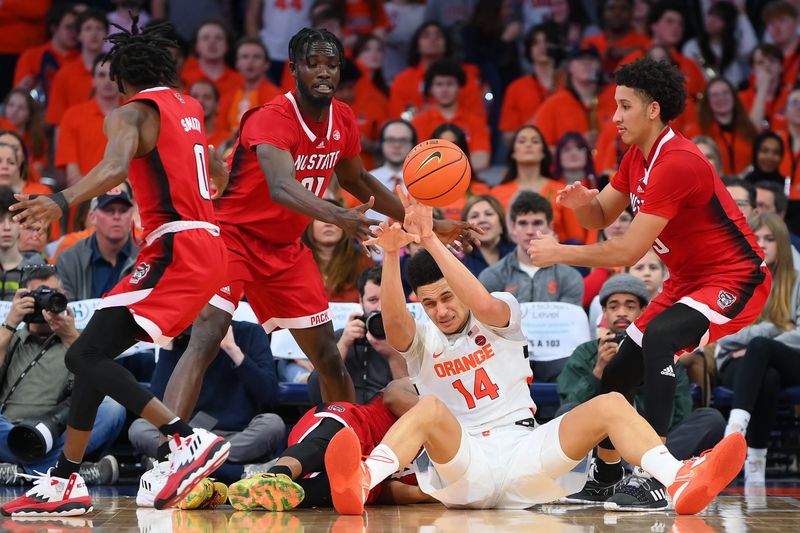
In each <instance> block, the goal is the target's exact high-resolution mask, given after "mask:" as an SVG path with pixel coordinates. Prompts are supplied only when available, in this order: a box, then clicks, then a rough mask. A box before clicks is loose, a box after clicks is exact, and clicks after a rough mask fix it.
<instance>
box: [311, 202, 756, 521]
mask: <svg viewBox="0 0 800 533" xmlns="http://www.w3.org/2000/svg"><path fill="white" fill-rule="evenodd" d="M398 193H399V194H402V191H398ZM404 201H405V202H406V204H407V207H406V216H405V219H404V224H405V227H406V228H407V229H408V231H409V232H410V234H409V233H406V232H405V231H403V230H402V229H401V227H400V225H399V224H397V223H395V224H393V225H392V226H388V225H387V224H386V223H382V224H381V227H380V228H379V229H378V230H376V231H377V233H378V234H379V235H378V237H377V238H376V239H373V240H372V241H370V242H369V243H370V244H377V245H379V246H381V247H382V248H383V250H384V253H385V259H384V266H383V277H382V281H381V290H382V293H381V294H382V295H381V298H382V300H383V301H382V312H383V316H384V324H385V327H386V338H387V339H388V340H389V342H390V343H391V345H392V346H393V347H394V348H395V349H396V350H398V351H399V352H400V353H401V354H402V355H403V357H405V359H406V361H407V363H408V370H409V374H410V377H411V380H412V382H413V383H414V385H415V386H416V388H417V389H418V391H419V393H420V396H421V398H420V400H419V403H417V404H416V405H415V406H414V407H412V408H411V409H410V410H409V411H408V412H407V413H405V414H404V415H403V416H402V417H400V419H399V420H398V421H397V422H396V423H395V424H394V425H393V426H392V427H391V429H390V430H389V431H388V433H386V436H385V437H384V438H383V440H382V441H381V443H380V444H379V445H378V446H376V447H375V449H374V450H373V451H372V452H371V453H370V455H369V456H368V457H367V458H366V460H365V461H362V460H361V447H360V446H359V439H358V436H357V435H356V433H355V432H354V431H353V430H352V429H350V428H344V429H342V430H340V431H339V432H338V433H336V434H335V435H334V436H333V438H332V439H331V442H330V444H329V445H328V447H327V450H326V452H325V469H326V471H327V473H328V479H329V480H330V487H331V496H332V498H333V504H334V507H335V508H336V510H337V511H338V512H340V513H342V514H361V513H362V512H363V511H364V502H365V499H366V495H367V494H368V493H369V490H371V489H372V488H374V487H375V486H376V485H377V484H378V483H380V482H381V481H382V480H384V479H386V478H387V477H388V476H390V475H391V474H392V473H393V472H395V471H396V470H397V469H398V467H399V466H401V465H405V464H407V463H408V462H410V461H411V460H412V459H413V458H414V457H415V456H416V455H417V452H418V450H419V448H420V446H424V447H425V450H426V451H427V452H428V456H429V457H430V462H429V463H426V464H419V461H418V462H417V465H416V466H415V471H416V473H417V482H418V484H419V487H420V489H421V490H422V491H423V492H425V493H426V494H430V495H431V496H433V497H434V498H436V499H437V500H439V501H441V502H442V503H444V504H445V505H447V506H448V507H467V508H501V509H526V508H528V507H530V506H531V505H535V504H538V503H544V502H548V501H553V500H555V499H557V498H560V497H562V496H563V495H564V489H563V488H562V486H561V484H560V483H559V482H558V479H559V478H560V477H561V476H563V475H564V474H566V473H567V472H569V471H570V470H571V469H572V468H574V467H575V466H576V465H577V464H578V463H579V462H580V460H581V458H583V457H584V456H585V455H586V454H587V453H588V452H589V451H590V450H591V449H592V448H593V447H594V446H596V445H597V443H599V442H600V441H601V440H603V439H604V438H606V437H610V438H611V440H612V441H613V442H614V443H615V444H617V445H618V446H619V447H620V450H621V452H622V455H623V456H624V457H625V458H626V459H627V460H628V461H630V462H631V463H633V464H637V465H642V467H643V468H644V469H645V470H647V471H648V472H650V473H651V474H652V475H653V476H655V477H656V478H657V479H659V480H661V481H662V482H663V483H664V484H665V485H667V486H668V487H669V492H670V493H671V494H672V496H673V498H674V500H675V510H676V511H677V512H678V513H679V514H694V513H697V512H700V511H701V510H702V509H704V508H705V507H706V506H707V505H708V504H709V502H710V501H711V500H712V499H713V498H714V497H716V495H717V494H718V493H719V492H720V491H721V490H722V489H723V488H724V487H725V486H727V484H728V483H729V482H730V481H731V480H732V479H733V478H734V477H735V476H736V474H737V473H738V472H739V470H740V469H741V467H742V464H744V457H745V448H746V444H745V441H744V437H742V436H741V434H740V433H733V434H731V435H730V436H728V437H726V438H725V439H724V440H722V441H721V442H720V443H719V444H717V446H715V447H714V449H713V450H711V451H710V452H708V453H707V454H706V455H704V456H703V457H702V458H701V459H698V460H694V461H692V460H690V461H685V462H683V463H682V462H680V461H678V460H677V459H675V458H674V457H673V456H672V455H671V454H670V453H669V451H668V450H667V449H666V447H665V446H664V445H663V444H662V443H661V441H660V440H659V438H658V435H657V434H656V432H655V431H653V428H652V427H650V426H649V425H648V424H647V422H646V421H645V420H644V419H643V418H642V417H641V416H639V415H638V414H637V413H636V410H635V409H634V408H633V406H632V405H631V404H630V403H628V402H627V401H626V400H625V398H624V397H623V396H622V395H621V394H619V393H610V394H603V395H601V396H597V397H595V398H593V399H591V400H589V401H588V402H586V403H584V404H582V405H579V406H578V407H576V408H575V409H573V410H572V411H570V412H568V413H566V414H565V415H562V416H560V417H558V418H556V419H555V420H552V421H551V422H548V423H546V424H544V425H537V424H536V423H535V421H534V420H533V418H532V417H533V413H534V411H535V409H536V406H535V404H534V403H533V400H532V399H531V395H530V389H529V387H528V384H529V383H530V380H531V378H532V374H531V369H530V366H529V365H528V359H527V347H528V341H527V339H526V338H525V335H524V334H523V332H522V326H521V319H522V312H521V309H520V305H519V302H517V300H516V299H515V298H514V297H513V296H511V295H510V294H509V293H507V292H495V293H491V294H490V293H489V292H488V291H487V290H486V289H485V288H484V287H483V285H481V283H480V282H479V281H478V280H477V278H475V276H473V275H472V274H471V273H470V272H469V271H468V270H467V268H466V267H465V266H464V265H463V264H462V263H461V261H459V260H458V258H457V257H455V255H453V254H452V253H451V252H450V251H449V250H448V249H447V248H446V247H445V246H444V245H443V244H442V243H441V242H439V240H438V239H436V237H435V236H434V235H433V232H432V231H431V208H430V207H427V206H423V205H422V204H419V203H417V202H416V201H414V200H413V199H405V200H404ZM411 241H416V242H419V243H420V244H422V246H423V247H424V248H425V250H423V251H420V252H418V253H417V254H416V255H414V256H413V257H412V258H411V259H410V260H409V261H408V264H407V270H406V274H407V276H408V279H409V281H410V283H411V285H412V287H413V289H414V292H415V293H416V295H417V296H418V297H419V299H420V301H421V302H422V306H423V308H424V309H425V313H426V314H427V315H428V318H429V319H430V320H429V321H416V322H415V321H414V319H413V318H412V316H411V314H410V313H409V311H408V309H407V308H406V305H405V296H404V294H403V289H402V283H401V281H400V250H401V249H402V248H403V247H405V246H406V245H408V244H409V243H410V242H411Z"/></svg>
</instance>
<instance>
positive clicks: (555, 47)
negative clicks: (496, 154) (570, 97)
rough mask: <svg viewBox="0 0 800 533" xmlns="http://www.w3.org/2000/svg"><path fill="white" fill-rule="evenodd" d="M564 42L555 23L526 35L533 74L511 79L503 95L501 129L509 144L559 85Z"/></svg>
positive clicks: (527, 51) (539, 27)
mask: <svg viewBox="0 0 800 533" xmlns="http://www.w3.org/2000/svg"><path fill="white" fill-rule="evenodd" d="M560 43H561V37H560V35H559V34H558V26H556V25H555V24H553V23H544V24H539V25H538V26H534V27H533V28H531V29H530V31H529V32H528V34H527V35H526V36H525V46H524V48H525V57H526V59H527V60H528V61H529V62H530V63H531V64H533V73H531V74H526V75H524V76H522V77H520V78H517V79H516V80H514V81H513V82H511V84H510V85H509V86H508V88H507V89H506V92H505V95H504V96H503V108H502V110H501V112H500V124H499V129H500V131H502V132H503V140H504V141H505V143H506V144H508V143H509V142H511V137H513V136H514V132H515V131H517V130H518V129H519V128H520V127H521V126H522V125H523V124H525V123H526V122H528V121H529V120H530V119H531V117H532V116H533V115H534V114H536V110H537V109H539V105H541V103H542V102H544V100H545V99H546V98H547V97H548V96H550V95H551V94H553V93H554V92H555V90H556V88H557V87H558V67H559V65H560V64H561V61H562V59H563V58H564V54H565V50H564V48H563V46H562V45H561V44H560Z"/></svg>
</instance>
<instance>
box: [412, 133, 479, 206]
mask: <svg viewBox="0 0 800 533" xmlns="http://www.w3.org/2000/svg"><path fill="white" fill-rule="evenodd" d="M471 177H472V170H471V169H470V166H469V161H468V160H467V156H466V155H464V152H462V151H461V148H459V147H458V146H456V145H455V144H453V143H451V142H450V141H445V140H444V139H430V140H428V141H423V142H421V143H419V144H418V145H416V146H415V147H414V148H413V149H412V150H411V151H410V152H409V153H408V155H407V156H406V160H405V162H403V181H405V183H406V188H407V189H408V192H409V194H411V196H413V197H414V198H416V199H417V200H419V201H420V202H422V203H423V204H426V205H430V206H433V207H443V206H446V205H450V204H452V203H453V202H455V201H456V200H458V199H460V198H463V197H464V195H465V194H466V193H467V188H468V187H469V180H470V178H471Z"/></svg>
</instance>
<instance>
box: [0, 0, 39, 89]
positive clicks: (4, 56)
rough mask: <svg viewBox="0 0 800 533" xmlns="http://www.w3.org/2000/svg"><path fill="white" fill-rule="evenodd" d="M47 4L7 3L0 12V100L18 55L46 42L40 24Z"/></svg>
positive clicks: (36, 0)
mask: <svg viewBox="0 0 800 533" xmlns="http://www.w3.org/2000/svg"><path fill="white" fill-rule="evenodd" d="M50 2H51V0H11V1H10V2H9V1H6V2H3V5H2V8H0V99H2V98H5V97H6V94H8V91H10V90H11V87H12V86H13V83H12V82H13V81H14V67H15V66H16V64H17V60H18V59H19V55H20V54H21V53H22V52H24V51H25V50H27V49H28V48H33V47H34V46H39V45H40V44H42V43H44V42H45V41H47V26H46V25H45V23H44V19H45V16H46V15H47V9H48V8H49V7H50Z"/></svg>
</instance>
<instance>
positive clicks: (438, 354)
mask: <svg viewBox="0 0 800 533" xmlns="http://www.w3.org/2000/svg"><path fill="white" fill-rule="evenodd" d="M443 353H444V352H439V353H435V354H433V358H434V359H436V358H437V357H439V356H440V355H442V354H443Z"/></svg>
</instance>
